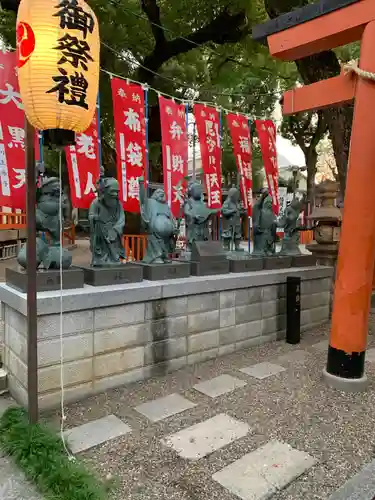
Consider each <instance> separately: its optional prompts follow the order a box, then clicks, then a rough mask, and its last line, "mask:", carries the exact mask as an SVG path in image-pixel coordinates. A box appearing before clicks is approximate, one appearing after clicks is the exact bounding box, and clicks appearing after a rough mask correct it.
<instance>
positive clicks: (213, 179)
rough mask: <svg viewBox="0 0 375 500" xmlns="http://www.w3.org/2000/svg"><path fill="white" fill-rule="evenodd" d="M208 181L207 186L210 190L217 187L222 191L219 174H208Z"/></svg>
mask: <svg viewBox="0 0 375 500" xmlns="http://www.w3.org/2000/svg"><path fill="white" fill-rule="evenodd" d="M206 181H207V184H208V186H209V187H210V189H211V188H213V187H215V186H216V187H218V188H219V189H220V184H219V179H218V177H217V174H207V175H206Z"/></svg>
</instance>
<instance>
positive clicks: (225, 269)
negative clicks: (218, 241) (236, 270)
mask: <svg viewBox="0 0 375 500" xmlns="http://www.w3.org/2000/svg"><path fill="white" fill-rule="evenodd" d="M190 269H191V275H192V276H214V275H215V274H227V273H229V260H227V259H223V260H216V261H215V260H209V259H207V260H206V259H203V260H201V261H199V262H193V261H192V262H191V263H190Z"/></svg>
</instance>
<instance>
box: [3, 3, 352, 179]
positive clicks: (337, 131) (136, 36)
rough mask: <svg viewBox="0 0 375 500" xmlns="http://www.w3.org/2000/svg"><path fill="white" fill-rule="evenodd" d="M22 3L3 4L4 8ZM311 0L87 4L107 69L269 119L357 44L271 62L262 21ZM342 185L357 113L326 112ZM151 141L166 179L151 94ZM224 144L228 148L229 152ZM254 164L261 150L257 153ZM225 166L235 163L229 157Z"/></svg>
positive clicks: (332, 70) (8, 28)
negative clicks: (288, 95)
mask: <svg viewBox="0 0 375 500" xmlns="http://www.w3.org/2000/svg"><path fill="white" fill-rule="evenodd" d="M17 1H18V0H0V2H1V3H2V4H3V5H4V4H5V3H6V4H7V5H9V4H12V3H14V4H15V5H16V4H17ZM306 3H308V0H254V1H252V2H250V1H249V0H231V2H227V0H204V1H203V0H189V1H187V0H174V1H173V2H170V1H168V0H90V5H91V6H92V7H93V9H94V11H95V12H96V14H97V17H98V19H99V23H100V35H101V40H102V47H101V67H102V69H103V70H105V71H107V72H110V73H114V74H120V75H122V76H124V77H128V78H132V79H135V80H138V81H141V82H145V83H148V84H149V85H151V86H152V87H154V88H156V89H158V90H159V91H161V92H165V93H167V94H172V95H175V96H178V97H180V98H182V99H186V100H191V99H192V98H195V99H196V100H197V99H199V100H204V101H209V102H212V103H213V104H215V105H219V106H223V107H225V108H229V109H233V110H238V111H240V112H243V113H247V114H249V116H261V117H266V116H269V114H270V112H271V111H272V110H273V108H274V105H275V102H276V101H277V100H278V99H279V98H280V97H281V94H282V92H283V90H285V89H287V88H292V87H293V86H294V85H295V84H296V82H297V81H298V80H299V81H301V82H302V83H312V82H313V81H316V80H317V79H320V78H327V77H329V76H333V75H335V74H337V73H338V72H339V71H340V65H339V59H342V60H345V59H346V60H348V59H351V58H352V57H353V56H355V54H356V53H357V52H358V44H353V46H351V47H349V48H344V49H340V50H339V51H336V53H334V52H332V51H328V52H327V53H324V54H322V55H320V56H317V57H315V58H306V59H303V60H301V61H298V62H297V65H295V64H294V63H285V62H282V61H278V60H274V59H272V58H271V57H270V56H269V52H268V48H267V47H264V46H262V45H260V44H257V43H255V42H254V41H253V40H252V38H251V28H252V26H254V25H255V24H257V23H260V22H263V21H265V20H267V18H268V17H275V16H277V15H279V14H281V13H283V12H288V11H290V10H293V9H295V8H298V7H300V6H302V5H305V4H306ZM14 28H15V14H14V13H12V12H6V11H1V12H0V35H1V36H2V38H3V39H4V40H5V41H6V42H8V43H10V44H11V45H12V46H14V45H15V30H14ZM100 89H101V91H100V92H101V96H100V97H101V108H102V109H101V111H102V124H101V125H102V135H103V136H102V145H103V162H104V164H105V166H106V168H107V169H108V170H109V171H111V172H113V171H114V166H115V148H114V136H113V116H112V100H111V90H110V84H109V76H108V74H107V73H105V72H102V73H101V81H100ZM324 114H325V122H326V123H327V126H328V129H329V131H330V135H331V138H332V142H333V147H334V151H335V156H336V160H337V165H338V170H339V173H340V172H341V174H340V175H341V182H342V184H344V183H345V169H346V161H347V151H348V144H349V138H350V126H351V116H352V109H351V108H350V107H348V106H347V107H343V108H342V109H341V108H340V109H339V110H338V111H337V110H336V111H335V110H325V111H324ZM149 136H150V142H151V144H150V151H151V166H152V170H153V174H154V175H153V178H154V180H160V179H161V168H160V164H161V154H160V122H159V110H158V106H157V95H156V94H155V93H154V92H150V120H149ZM226 147H227V145H226V143H224V148H225V149H226ZM254 157H255V162H254V164H257V152H255V155H254ZM224 169H225V171H226V170H228V169H229V170H231V169H232V170H233V169H234V162H233V158H230V155H229V152H228V154H227V153H226V152H224Z"/></svg>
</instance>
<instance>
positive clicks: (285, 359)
mask: <svg viewBox="0 0 375 500" xmlns="http://www.w3.org/2000/svg"><path fill="white" fill-rule="evenodd" d="M308 357H309V353H308V352H306V351H303V350H302V349H297V350H296V351H290V352H288V353H287V354H283V355H282V356H279V357H278V358H277V359H276V361H277V362H278V363H280V364H287V365H289V364H291V365H304V364H305V363H306V360H307V359H308Z"/></svg>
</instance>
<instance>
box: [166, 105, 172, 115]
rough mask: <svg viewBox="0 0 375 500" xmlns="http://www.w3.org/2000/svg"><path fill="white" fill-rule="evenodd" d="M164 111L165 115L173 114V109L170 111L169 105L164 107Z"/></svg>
mask: <svg viewBox="0 0 375 500" xmlns="http://www.w3.org/2000/svg"><path fill="white" fill-rule="evenodd" d="M165 112H166V113H167V115H173V111H172V108H171V107H170V106H166V107H165Z"/></svg>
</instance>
